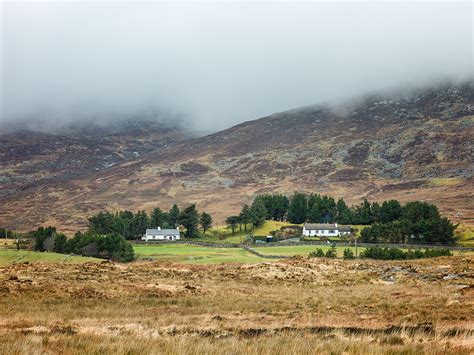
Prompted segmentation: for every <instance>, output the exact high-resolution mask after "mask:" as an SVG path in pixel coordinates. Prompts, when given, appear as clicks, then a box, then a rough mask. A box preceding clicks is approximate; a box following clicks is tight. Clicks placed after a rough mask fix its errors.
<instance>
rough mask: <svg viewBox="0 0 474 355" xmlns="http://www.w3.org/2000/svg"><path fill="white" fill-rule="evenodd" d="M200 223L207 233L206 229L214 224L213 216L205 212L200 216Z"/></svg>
mask: <svg viewBox="0 0 474 355" xmlns="http://www.w3.org/2000/svg"><path fill="white" fill-rule="evenodd" d="M199 224H200V225H201V228H202V231H203V233H204V234H206V231H207V230H208V229H209V228H211V226H212V217H211V215H210V214H208V213H206V212H203V213H201V216H200V217H199Z"/></svg>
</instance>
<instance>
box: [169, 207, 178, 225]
mask: <svg viewBox="0 0 474 355" xmlns="http://www.w3.org/2000/svg"><path fill="white" fill-rule="evenodd" d="M179 216H180V211H179V208H178V206H177V205H176V204H175V205H173V207H171V209H170V211H169V212H168V220H169V223H170V225H171V226H172V227H173V228H176V227H177V226H178V222H179Z"/></svg>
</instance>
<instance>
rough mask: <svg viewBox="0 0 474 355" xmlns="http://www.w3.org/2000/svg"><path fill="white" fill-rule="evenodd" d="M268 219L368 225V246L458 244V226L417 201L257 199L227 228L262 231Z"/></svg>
mask: <svg viewBox="0 0 474 355" xmlns="http://www.w3.org/2000/svg"><path fill="white" fill-rule="evenodd" d="M266 219H271V220H275V221H288V222H290V223H294V224H301V223H305V222H309V223H340V224H357V225H367V226H370V227H366V228H364V229H363V231H362V233H361V236H362V240H363V241H364V242H368V243H371V242H372V243H377V242H389V243H437V244H450V243H454V242H455V241H456V238H455V235H454V231H455V229H456V228H457V225H454V224H453V223H452V222H451V221H450V220H449V219H448V218H443V217H441V215H440V213H439V211H438V208H437V207H436V206H435V205H433V204H429V203H426V202H421V201H414V202H407V203H406V204H404V205H402V204H401V203H400V202H399V201H397V200H394V199H392V200H389V201H384V202H382V203H378V202H372V203H371V202H369V201H368V200H367V199H364V201H363V202H362V203H360V204H359V205H356V206H350V207H349V206H348V205H347V204H346V202H345V201H344V199H343V198H339V199H338V200H337V201H336V200H335V199H334V198H333V197H330V196H325V195H319V194H305V193H301V192H296V193H294V194H293V195H292V196H291V197H289V198H288V197H287V196H285V195H282V194H265V195H259V196H256V197H255V198H254V200H253V202H252V204H251V206H249V205H247V204H245V205H244V206H243V207H242V209H241V211H240V213H239V214H238V215H233V216H229V217H228V218H227V219H226V224H227V226H228V227H229V228H230V229H231V230H232V233H233V234H234V232H235V230H236V229H237V228H239V229H240V230H242V229H243V230H244V231H247V229H248V226H251V227H258V226H260V225H262V224H263V223H264V222H265V220H266Z"/></svg>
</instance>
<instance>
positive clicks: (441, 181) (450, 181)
mask: <svg viewBox="0 0 474 355" xmlns="http://www.w3.org/2000/svg"><path fill="white" fill-rule="evenodd" d="M462 182H463V180H462V179H460V178H433V179H430V183H431V185H433V186H436V187H438V186H456V185H459V184H461V183H462Z"/></svg>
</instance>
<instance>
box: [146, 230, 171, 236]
mask: <svg viewBox="0 0 474 355" xmlns="http://www.w3.org/2000/svg"><path fill="white" fill-rule="evenodd" d="M145 234H146V235H179V231H178V230H177V229H162V230H158V229H147V230H146V233H145Z"/></svg>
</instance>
